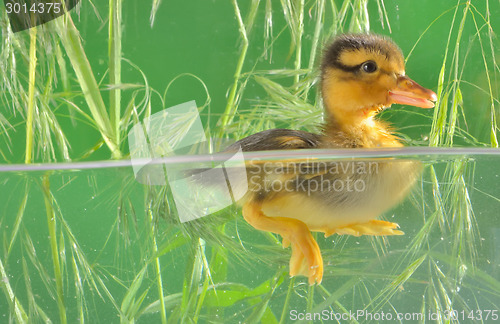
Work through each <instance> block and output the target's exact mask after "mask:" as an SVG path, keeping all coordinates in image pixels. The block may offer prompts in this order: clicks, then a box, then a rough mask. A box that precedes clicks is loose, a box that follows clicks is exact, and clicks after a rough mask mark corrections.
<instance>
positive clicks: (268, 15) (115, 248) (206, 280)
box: [0, 0, 500, 323]
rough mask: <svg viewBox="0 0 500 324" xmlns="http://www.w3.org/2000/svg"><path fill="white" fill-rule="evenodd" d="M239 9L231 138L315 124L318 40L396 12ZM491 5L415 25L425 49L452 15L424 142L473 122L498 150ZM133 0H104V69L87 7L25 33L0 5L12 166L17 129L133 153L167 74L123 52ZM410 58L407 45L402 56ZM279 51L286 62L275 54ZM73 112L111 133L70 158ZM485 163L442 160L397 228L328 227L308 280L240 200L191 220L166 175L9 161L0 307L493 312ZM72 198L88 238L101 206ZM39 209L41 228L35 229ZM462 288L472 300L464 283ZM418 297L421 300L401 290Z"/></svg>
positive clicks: (17, 310) (383, 21)
mask: <svg viewBox="0 0 500 324" xmlns="http://www.w3.org/2000/svg"><path fill="white" fill-rule="evenodd" d="M166 4H168V2H165V4H164V3H163V2H162V1H157V0H153V1H152V2H151V5H152V10H151V15H150V20H149V22H150V25H153V23H155V25H156V26H157V22H158V20H159V19H162V17H161V13H160V11H159V10H160V8H163V7H162V6H164V5H166ZM81 6H82V7H81V8H77V9H78V10H81V11H82V14H84V13H85V14H88V13H89V12H91V11H92V10H97V9H95V7H94V4H93V3H92V2H86V1H83V3H82V4H81ZM231 6H232V10H233V13H234V16H233V17H230V18H227V19H228V21H229V22H228V24H231V23H232V24H233V25H232V26H233V27H234V28H237V29H238V35H239V39H238V41H237V43H238V46H239V47H238V51H237V54H235V57H234V62H233V63H234V66H235V70H234V74H233V78H232V80H230V82H228V92H227V98H226V104H225V107H224V109H223V112H222V114H221V116H220V119H219V123H218V124H217V128H216V129H215V130H214V133H215V134H217V135H219V136H221V137H231V138H241V137H244V136H246V135H248V134H251V133H254V132H257V131H260V130H264V129H268V128H273V127H289V128H294V129H306V130H312V131H317V130H318V129H319V127H318V126H319V125H320V122H321V119H322V109H321V98H320V96H319V94H318V92H317V91H316V90H315V89H316V88H315V87H316V85H317V77H318V70H317V64H318V57H319V56H320V54H321V48H322V46H323V45H324V44H325V43H326V42H327V41H328V40H329V39H330V38H331V37H332V36H333V35H335V34H338V33H342V32H368V31H370V30H371V29H372V28H373V27H374V25H377V26H378V25H379V24H380V26H381V27H383V28H385V30H386V31H387V33H390V31H391V28H392V27H391V24H392V26H394V20H396V19H397V18H394V17H392V16H391V12H392V11H393V10H392V8H390V7H389V6H388V4H387V3H386V2H384V1H383V0H377V1H376V2H374V3H372V5H371V4H370V3H369V1H367V0H344V1H341V2H338V1H332V0H316V1H312V0H309V1H307V0H297V1H294V0H282V1H280V2H273V1H271V0H265V1H264V0H262V1H261V0H253V1H251V2H249V3H245V4H243V2H242V1H236V0H233V1H232V2H231ZM491 6H492V4H490V3H489V2H488V1H487V2H486V5H485V7H484V8H479V7H477V5H476V4H475V3H473V2H469V1H467V2H460V1H457V2H456V3H455V2H453V3H450V8H449V9H448V10H447V11H445V12H443V13H441V14H437V18H436V20H435V21H434V22H432V23H431V24H430V26H428V28H427V29H426V30H425V32H424V33H423V34H421V35H415V38H416V39H418V41H417V42H416V44H415V47H414V49H418V46H420V44H421V43H420V42H425V40H426V37H428V36H429V35H430V33H432V31H433V29H432V28H433V25H434V24H438V23H440V22H441V21H442V20H445V19H449V21H450V24H449V26H448V27H449V32H448V38H447V44H446V47H445V48H444V52H443V53H442V54H443V61H442V63H441V66H440V69H439V68H436V70H438V71H439V72H438V73H435V78H434V79H435V80H436V84H435V87H434V88H435V89H437V93H438V102H437V104H436V108H435V110H434V115H433V117H432V119H431V118H430V117H429V118H428V119H427V120H428V124H427V126H428V128H429V129H430V130H429V136H428V140H427V141H426V142H425V143H426V144H428V145H429V146H435V147H438V146H447V147H454V146H456V145H457V143H462V142H463V140H462V137H464V135H465V136H466V137H467V138H468V139H470V142H472V141H473V142H474V143H477V144H478V145H483V146H491V147H498V139H497V129H498V125H497V115H498V104H499V101H498V81H497V79H498V74H499V72H500V69H499V67H498V64H497V62H496V55H497V53H496V52H495V50H496V45H497V41H496V39H495V38H494V34H495V31H494V30H493V27H492V24H491V15H492V14H491V12H490V7H491ZM128 8H129V7H128V5H127V4H126V3H122V1H121V0H110V1H109V6H108V7H107V8H106V9H107V10H108V11H107V14H106V15H102V16H104V17H108V18H107V20H106V21H104V22H103V24H104V25H105V26H107V27H108V29H107V30H108V33H107V44H108V55H107V62H106V63H107V69H106V73H105V76H103V77H102V79H98V77H97V76H98V73H97V72H96V70H97V68H96V67H94V66H92V64H91V62H92V60H90V59H89V56H88V55H89V54H88V53H87V52H86V50H85V45H84V44H85V35H83V36H82V35H81V34H80V31H79V30H78V28H77V26H78V22H76V24H75V21H76V20H74V19H75V17H76V15H66V16H64V17H61V18H58V19H56V20H55V21H53V22H51V23H48V24H46V25H44V26H39V27H37V28H34V29H32V30H30V31H29V32H26V33H17V34H14V33H13V32H12V30H11V29H10V27H9V25H8V24H7V16H6V14H5V12H3V13H2V20H1V28H2V48H1V53H0V57H1V60H0V73H1V78H2V82H1V83H0V103H1V104H2V106H3V107H5V109H3V110H2V111H0V126H1V127H0V130H1V132H2V135H3V136H4V138H5V139H6V140H5V145H3V146H1V151H0V153H2V156H3V157H4V160H5V161H6V162H9V161H11V160H14V161H18V160H16V156H15V155H14V154H15V152H18V151H19V150H18V149H17V148H16V147H12V146H10V144H9V143H10V142H9V139H10V137H11V136H13V134H14V132H16V131H18V130H20V129H23V130H25V132H26V133H25V134H26V141H25V147H24V148H23V149H22V150H21V151H23V152H24V154H25V159H24V162H25V163H35V162H53V161H70V160H78V159H92V157H93V154H94V153H95V152H96V151H97V150H99V149H100V148H101V146H104V147H105V148H106V149H107V150H108V152H109V155H110V157H112V158H115V159H118V158H123V157H125V156H126V153H125V150H124V144H126V143H125V142H124V140H125V138H126V134H127V131H128V130H129V128H130V126H131V124H132V123H139V122H141V120H143V119H144V118H147V117H149V116H151V114H152V113H153V111H152V101H153V100H154V99H153V97H155V98H156V99H158V98H159V99H158V100H159V101H160V102H161V104H162V105H165V96H166V92H167V91H168V90H169V88H170V85H171V83H170V84H169V85H168V86H167V89H166V90H165V94H164V95H163V96H161V95H159V93H161V91H160V90H155V89H153V88H151V86H150V85H149V82H148V75H146V74H145V73H144V72H143V71H141V69H140V67H139V66H136V65H135V64H134V63H133V62H131V61H130V60H128V59H126V58H125V57H124V56H123V53H122V38H123V37H125V34H123V33H122V30H123V28H126V26H124V25H123V24H124V23H123V17H124V12H126V10H128ZM233 19H234V21H233ZM148 27H149V26H148ZM471 30H472V31H471ZM285 42H286V46H287V48H288V53H286V55H285V56H286V57H280V56H279V54H278V53H279V51H278V50H277V48H276V46H277V45H276V44H280V46H283V44H284V43H285ZM235 43H236V41H235ZM256 48H259V50H258V51H257V50H256ZM475 48H479V49H480V58H481V60H480V65H479V66H478V67H477V69H480V70H481V72H482V74H484V76H485V82H484V84H480V83H478V82H477V80H471V79H468V78H467V73H466V68H467V66H469V65H470V64H471V63H470V57H471V55H472V54H470V53H471V52H472V51H473V50H474V49H475ZM144 55H148V53H147V51H146V52H145V53H144ZM411 55H413V50H412V51H410V54H409V55H408V57H407V59H408V58H409V57H410V56H411ZM278 58H279V59H283V61H284V62H285V63H283V64H281V63H279V64H276V63H272V62H273V60H274V61H276V60H278ZM250 62H254V63H250ZM262 62H264V63H262ZM124 63H125V64H124ZM476 65H477V64H476ZM124 67H127V68H131V69H132V70H134V71H135V72H138V73H137V74H138V75H139V76H140V80H139V81H130V80H128V79H127V77H128V76H125V75H124V74H123V75H122V70H123V69H124ZM182 76H191V77H194V78H195V79H196V80H198V81H200V82H201V84H202V86H203V89H204V90H203V91H205V92H206V93H205V92H204V93H203V94H206V96H207V101H206V103H205V104H204V105H203V107H201V108H200V111H201V112H202V113H210V101H211V93H210V91H209V89H210V85H207V84H205V83H204V82H203V80H202V79H201V78H200V77H199V76H193V75H189V74H183V75H182ZM180 77H181V76H179V77H178V78H180ZM178 78H175V79H174V80H172V82H174V81H177V80H178ZM255 87H258V89H260V90H259V91H260V93H261V96H260V99H258V100H257V99H255V98H254V97H253V96H252V95H250V94H249V93H252V92H251V91H253V90H251V89H252V88H255ZM471 89H472V90H474V91H478V92H480V93H481V94H482V95H483V98H487V109H488V116H489V118H488V123H487V124H484V125H483V128H487V129H488V132H489V136H488V139H489V142H487V143H484V142H485V141H484V140H481V139H479V138H480V135H477V136H476V134H470V133H469V129H468V128H467V127H468V121H469V120H470V119H471V117H470V114H471V113H470V112H469V111H470V110H472V109H473V108H471V107H470V106H469V105H471V99H470V96H471V93H472V91H471ZM106 99H108V100H106ZM248 107H251V108H248ZM398 113H401V114H404V112H403V111H399V112H398ZM407 114H408V115H406V116H410V117H412V116H413V115H411V113H410V112H408V113H407ZM6 116H7V117H6ZM208 117H210V118H214V117H213V116H208ZM64 118H66V119H67V120H70V121H72V125H78V126H81V125H85V126H88V127H89V128H91V129H92V130H93V131H94V132H95V133H96V134H98V135H99V139H98V141H97V143H95V145H93V146H92V147H89V148H88V149H87V150H86V151H85V153H84V154H83V155H80V156H73V155H72V154H71V152H72V151H71V146H70V144H71V143H70V142H69V140H68V138H67V136H66V134H65V129H67V128H65V127H67V126H65V127H62V126H61V124H62V119H64ZM66 124H68V123H66ZM66 124H65V125H66ZM174 126H175V127H174V128H175V129H176V131H177V132H178V133H179V134H178V135H179V136H182V135H185V134H186V133H187V132H188V130H189V127H183V126H184V125H183V124H182V121H179V125H174ZM475 137H477V138H475ZM474 173H475V170H474V162H471V161H470V160H469V159H466V158H463V159H457V160H456V161H449V162H440V163H435V164H432V163H430V165H429V166H428V167H427V168H426V170H425V172H424V175H423V182H422V184H421V186H420V187H419V188H418V190H417V192H416V194H415V196H414V197H413V199H412V202H413V205H410V204H406V205H404V206H403V207H404V209H397V210H396V213H397V216H399V215H402V214H404V213H409V214H412V216H414V217H415V218H417V219H418V222H419V223H418V225H420V227H419V228H417V229H416V230H415V231H414V233H407V234H406V236H405V237H403V238H398V239H399V240H400V241H396V239H393V238H389V239H387V240H375V239H373V240H365V239H359V240H357V239H354V238H349V237H334V238H333V240H332V238H329V239H323V238H320V237H318V238H317V239H318V241H319V243H320V245H321V247H322V251H323V256H324V259H325V261H326V262H325V278H324V282H323V284H322V285H318V286H312V287H309V286H307V284H306V283H305V281H304V280H303V278H300V277H299V278H291V279H290V278H289V277H288V272H287V271H288V270H287V262H288V259H289V251H288V250H283V249H282V247H281V243H280V241H279V239H278V238H277V237H276V236H275V235H273V234H271V233H260V232H256V231H253V230H252V229H250V228H249V226H248V225H246V224H245V223H244V222H243V221H241V217H239V216H238V215H239V213H240V211H239V210H238V209H237V208H235V207H229V208H226V209H225V210H222V211H220V212H218V213H217V214H215V215H212V216H211V217H209V218H208V217H205V218H202V219H198V220H196V221H193V222H188V223H184V224H181V223H180V222H179V220H178V215H177V214H176V211H175V205H174V203H173V198H172V193H171V190H170V188H169V187H168V186H164V187H144V188H143V187H139V186H138V184H137V183H135V181H134V179H132V176H131V175H130V172H129V170H125V171H124V170H121V169H115V170H111V171H102V170H94V171H92V172H89V173H85V174H83V175H82V174H81V173H78V172H75V173H73V172H67V173H63V174H62V175H60V174H57V173H55V174H52V173H47V174H36V175H28V176H26V177H25V176H24V175H21V176H16V175H13V174H2V175H1V176H2V179H5V180H2V181H3V182H1V186H2V188H6V186H12V188H13V190H12V192H13V194H8V193H6V194H5V197H6V198H5V201H4V202H5V204H6V206H8V208H7V209H6V210H8V211H7V212H4V213H3V214H2V216H1V217H0V225H1V226H0V233H2V235H1V238H2V239H1V243H0V244H1V245H2V247H3V249H2V254H1V255H0V276H1V277H2V280H1V282H0V288H1V290H2V293H3V296H2V297H1V298H3V300H5V301H6V303H4V304H6V305H7V306H5V307H6V308H2V307H3V306H0V310H1V311H4V312H6V313H8V316H9V319H10V320H12V321H13V322H16V323H31V322H39V321H43V322H61V323H66V322H74V321H77V320H78V321H80V322H93V321H95V320H96V319H100V318H101V317H102V316H108V317H109V318H110V320H111V321H113V320H116V319H117V318H119V319H120V322H121V323H132V322H135V321H155V322H159V321H161V322H162V323H167V322H172V323H176V322H183V323H186V322H189V323H197V322H200V323H202V322H238V321H241V322H252V323H253V322H262V323H287V322H289V320H290V319H289V316H290V310H293V309H295V310H299V311H301V312H304V311H307V312H321V311H323V310H325V309H326V310H328V311H329V312H332V313H333V314H335V313H349V311H354V310H356V309H360V310H364V311H367V312H371V313H375V312H380V311H384V312H389V311H401V312H404V311H405V310H406V309H403V308H404V307H410V306H412V307H414V308H415V307H416V308H418V309H419V310H421V312H422V313H426V314H429V313H431V312H434V313H436V312H440V313H444V312H446V311H448V312H450V311H451V310H454V309H460V310H464V311H470V310H474V309H477V308H478V306H479V305H476V302H475V301H474V299H475V298H476V299H477V300H481V301H483V302H484V301H485V300H488V299H489V304H488V307H491V308H492V309H493V308H495V307H496V309H498V307H499V305H498V302H497V301H496V300H498V298H497V297H498V290H499V289H500V288H499V287H500V282H499V280H498V279H497V278H495V277H494V276H493V275H491V274H490V273H488V272H487V271H486V270H484V269H483V268H482V265H483V263H484V260H483V259H482V257H481V255H480V253H481V252H482V251H485V249H483V246H482V245H481V237H482V233H481V232H479V228H480V227H481V226H480V225H479V223H480V222H479V221H478V219H477V218H476V216H477V215H476V212H475V210H474V208H473V203H472V202H473V198H472V197H471V195H472V193H473V192H477V191H476V190H475V188H474V187H473V186H472V185H473V184H474ZM105 175H108V177H109V178H113V179H115V181H114V182H113V181H112V182H111V184H109V187H103V186H102V184H101V183H100V181H101V180H100V179H101V177H103V176H105ZM16 181H17V182H16ZM69 188H76V189H72V190H75V191H78V195H76V197H72V198H71V197H70V198H68V197H67V196H65V192H66V190H69ZM82 188H83V189H82ZM19 192H21V193H22V194H17V193H19ZM87 194H88V195H89V196H90V195H91V196H92V198H87V196H86V195H87ZM94 198H95V200H94ZM494 198H495V199H496V200H497V201H498V197H494ZM2 199H3V198H2ZM68 199H73V201H71V203H68ZM85 199H88V200H85ZM78 201H84V202H85V204H84V205H85V206H89V208H90V206H92V207H94V208H96V210H98V213H99V214H100V215H99V216H100V218H99V220H98V221H96V226H95V232H96V233H92V234H94V235H95V236H94V237H92V239H90V240H86V238H85V237H86V233H82V232H79V233H76V232H75V230H76V229H77V228H78V226H79V225H78V224H83V223H85V221H86V217H89V218H90V217H91V212H88V211H85V212H81V211H73V209H72V207H71V204H74V205H75V206H76V205H77V204H78ZM95 201H97V203H95ZM89 202H90V203H89ZM13 206H14V207H13ZM42 206H43V207H42ZM38 212H40V213H41V215H42V217H41V218H42V219H43V224H46V226H44V227H41V226H38V225H39V224H40V222H39V220H38V219H37V217H40V215H39V214H38ZM80 213H81V214H80ZM72 216H78V217H76V218H73V217H72ZM78 221H80V222H83V223H78ZM97 224H98V225H99V226H97ZM82 227H84V226H83V225H82ZM483 227H484V226H483ZM103 228H104V230H102V229H103ZM481 228H482V227H481ZM97 236H99V237H97ZM101 236H102V237H101ZM93 240H96V241H99V243H96V242H93ZM444 241H445V242H446V244H445V243H443V242H444ZM83 242H85V243H83ZM391 242H394V243H392V245H390V246H389V245H388V244H389V243H391ZM370 243H371V244H370ZM93 244H94V245H93ZM97 244H100V245H99V247H98V248H95V245H97ZM400 244H401V245H400ZM405 244H406V245H407V246H404V245H405ZM87 245H89V246H93V247H92V248H88V247H87ZM401 246H403V247H401ZM93 249H95V250H96V251H94V250H93ZM374 252H375V253H374ZM47 260H49V261H47ZM485 269H486V268H485ZM242 271H243V272H244V275H241V274H240V273H241V272H242ZM459 289H462V291H466V292H467V293H468V294H470V296H472V298H469V299H466V298H463V297H461V295H460V294H458V293H457V292H458V290H459ZM407 291H408V292H407ZM478 291H480V292H481V295H482V296H486V297H484V298H483V297H482V296H479V295H478V293H477V292H478ZM410 294H411V295H412V297H411V298H412V299H411V300H412V305H408V303H406V304H405V303H404V302H401V300H405V299H406V300H408V299H409V298H410V296H409V295H410ZM415 296H416V297H415ZM481 298H483V299H481ZM495 298H496V299H495ZM413 302H414V303H413ZM0 305H2V303H1V302H0ZM481 307H483V305H481ZM103 310H105V313H104V314H103V313H102V312H104V311H103ZM299 322H300V321H299ZM353 322H355V323H358V322H368V321H366V320H364V319H358V320H354V321H353ZM438 322H442V323H444V322H446V321H445V320H444V319H440V320H439V321H438ZM450 322H458V321H456V320H451V321H450Z"/></svg>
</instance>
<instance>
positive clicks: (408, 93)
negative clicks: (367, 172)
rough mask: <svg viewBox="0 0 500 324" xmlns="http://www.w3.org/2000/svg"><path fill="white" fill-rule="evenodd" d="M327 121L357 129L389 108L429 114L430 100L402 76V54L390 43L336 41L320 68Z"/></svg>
mask: <svg viewBox="0 0 500 324" xmlns="http://www.w3.org/2000/svg"><path fill="white" fill-rule="evenodd" d="M321 91H322V96H323V103H324V105H325V108H326V112H327V115H328V116H327V117H328V118H329V119H330V121H334V122H336V123H337V124H340V125H353V126H358V125H360V124H362V123H363V122H366V121H370V120H372V118H373V116H375V114H377V113H378V112H379V111H381V110H382V109H384V108H387V107H390V106H391V105H392V104H393V103H399V104H405V105H412V106H417V107H421V108H432V107H434V104H433V102H432V101H435V100H436V94H435V93H434V92H433V91H431V90H428V89H425V88H423V87H422V86H420V85H419V84H417V83H416V82H415V81H413V80H412V79H410V78H409V77H407V76H406V74H405V65H404V58H403V54H402V53H401V50H400V49H399V47H398V46H397V45H396V44H394V43H393V42H392V41H391V40H390V39H388V38H385V37H382V36H377V35H368V34H350V35H341V36H339V37H337V38H336V39H335V40H334V41H333V43H332V44H331V45H330V46H329V47H327V49H326V51H325V53H324V56H323V61H322V64H321Z"/></svg>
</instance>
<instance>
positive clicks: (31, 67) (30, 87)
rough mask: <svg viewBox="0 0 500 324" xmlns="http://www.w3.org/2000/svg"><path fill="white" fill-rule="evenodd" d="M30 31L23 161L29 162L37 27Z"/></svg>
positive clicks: (31, 145)
mask: <svg viewBox="0 0 500 324" xmlns="http://www.w3.org/2000/svg"><path fill="white" fill-rule="evenodd" d="M29 33H30V56H29V57H30V61H29V85H28V114H27V116H26V153H25V157H24V163H26V164H29V163H31V162H32V160H33V136H34V134H33V133H34V132H33V120H34V119H33V115H34V113H35V77H36V61H37V58H36V37H37V28H36V27H33V28H31V29H30V30H29Z"/></svg>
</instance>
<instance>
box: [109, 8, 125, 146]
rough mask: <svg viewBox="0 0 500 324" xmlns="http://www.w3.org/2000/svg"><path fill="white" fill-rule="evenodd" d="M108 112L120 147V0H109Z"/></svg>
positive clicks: (116, 141)
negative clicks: (109, 88)
mask: <svg viewBox="0 0 500 324" xmlns="http://www.w3.org/2000/svg"><path fill="white" fill-rule="evenodd" d="M108 45H109V84H110V87H111V90H110V93H109V110H110V122H111V127H112V128H113V132H114V133H115V134H116V135H115V143H116V144H117V145H120V110H121V109H120V105H121V89H120V84H121V70H122V69H121V60H122V0H109V40H108Z"/></svg>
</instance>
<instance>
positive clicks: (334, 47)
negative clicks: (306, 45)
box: [321, 34, 401, 72]
mask: <svg viewBox="0 0 500 324" xmlns="http://www.w3.org/2000/svg"><path fill="white" fill-rule="evenodd" d="M361 49H365V50H367V51H370V52H374V53H379V54H381V55H384V56H385V57H386V58H387V59H390V58H391V56H392V54H393V53H394V50H395V49H396V51H399V52H400V51H401V50H400V49H399V47H398V46H397V45H396V44H394V43H393V42H392V41H391V40H390V39H388V38H385V37H382V36H378V35H373V34H346V35H341V36H339V37H337V38H335V40H334V41H333V43H332V44H331V45H329V46H327V47H326V50H325V52H324V54H323V61H322V63H321V69H322V70H324V69H325V68H327V67H334V68H338V69H340V70H342V71H345V72H356V71H359V69H360V68H361V64H358V65H355V66H347V65H344V64H342V62H340V55H341V54H342V53H343V52H346V51H359V50H361Z"/></svg>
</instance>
